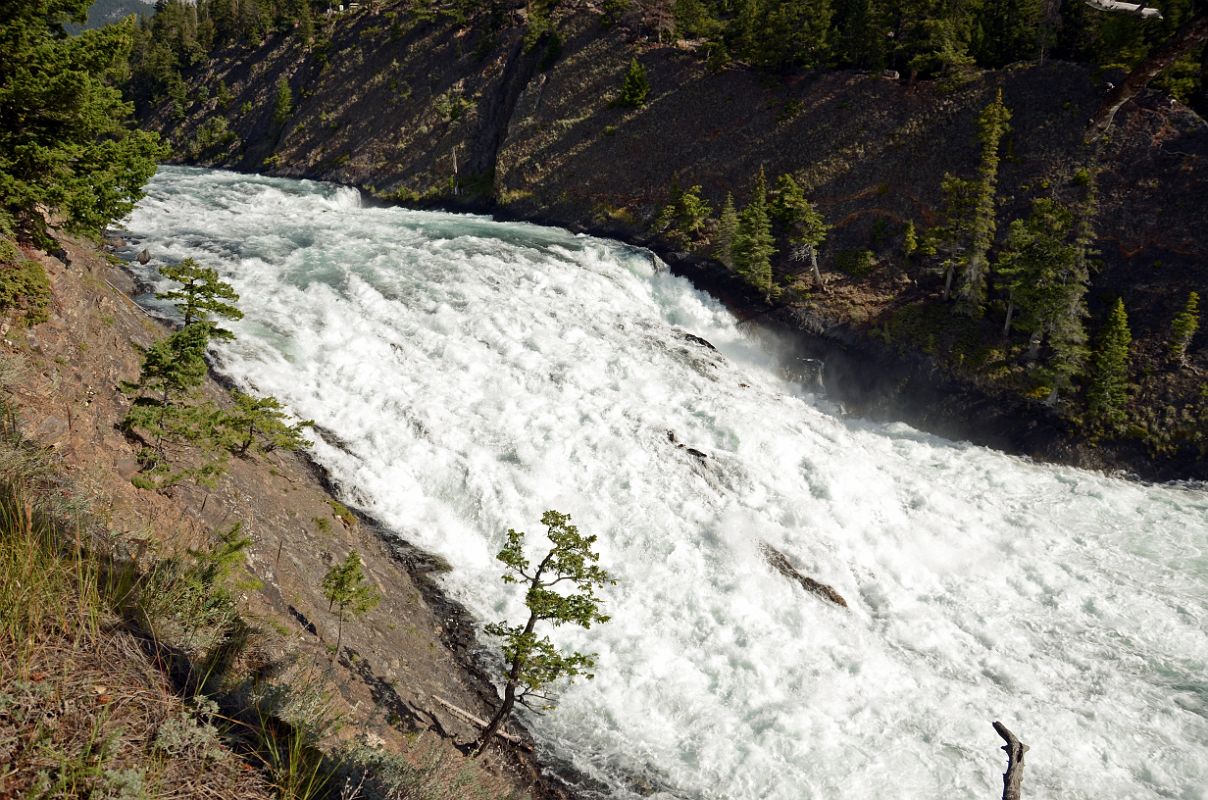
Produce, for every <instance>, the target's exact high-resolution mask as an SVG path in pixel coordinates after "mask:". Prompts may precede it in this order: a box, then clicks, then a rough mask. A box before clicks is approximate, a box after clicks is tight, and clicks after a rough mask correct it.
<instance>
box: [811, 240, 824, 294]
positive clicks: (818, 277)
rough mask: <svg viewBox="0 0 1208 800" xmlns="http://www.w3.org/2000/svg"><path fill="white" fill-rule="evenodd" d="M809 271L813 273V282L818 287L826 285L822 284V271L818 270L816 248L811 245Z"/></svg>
mask: <svg viewBox="0 0 1208 800" xmlns="http://www.w3.org/2000/svg"><path fill="white" fill-rule="evenodd" d="M810 271H811V272H813V273H814V282H815V283H817V284H818V286H819V287H820V288H823V289H825V288H826V287H825V286H823V284H822V273H821V272H819V271H818V248H816V247H813V246H811V247H810Z"/></svg>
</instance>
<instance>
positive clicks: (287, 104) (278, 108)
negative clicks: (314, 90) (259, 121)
mask: <svg viewBox="0 0 1208 800" xmlns="http://www.w3.org/2000/svg"><path fill="white" fill-rule="evenodd" d="M293 113H294V93H293V92H292V91H291V90H290V88H289V80H288V79H286V77H285V76H284V75H282V76H281V77H280V78H278V79H277V96H276V100H275V101H274V102H273V122H275V123H277V124H278V125H284V124H285V123H286V121H287V120H288V119H289V118H290V115H291V114H293Z"/></svg>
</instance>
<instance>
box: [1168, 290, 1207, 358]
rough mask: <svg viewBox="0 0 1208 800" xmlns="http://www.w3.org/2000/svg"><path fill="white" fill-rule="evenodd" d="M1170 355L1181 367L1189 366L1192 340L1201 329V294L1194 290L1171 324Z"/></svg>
mask: <svg viewBox="0 0 1208 800" xmlns="http://www.w3.org/2000/svg"><path fill="white" fill-rule="evenodd" d="M1170 329H1171V336H1170V357H1171V358H1172V359H1174V361H1175V363H1177V364H1178V365H1179V366H1180V367H1185V366H1187V352H1188V351H1189V350H1190V349H1191V340H1192V339H1194V338H1195V334H1196V331H1198V330H1199V329H1200V295H1199V292H1192V293H1191V294H1189V295H1188V296H1187V305H1185V306H1183V310H1182V311H1180V312H1179V313H1178V314H1176V315H1175V317H1174V320H1173V321H1172V322H1171V324H1170Z"/></svg>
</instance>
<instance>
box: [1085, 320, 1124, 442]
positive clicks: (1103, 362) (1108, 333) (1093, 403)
mask: <svg viewBox="0 0 1208 800" xmlns="http://www.w3.org/2000/svg"><path fill="white" fill-rule="evenodd" d="M1131 346H1132V332H1131V331H1130V330H1129V329H1128V314H1127V313H1125V311H1124V301H1123V300H1116V304H1115V306H1113V307H1112V310H1111V313H1110V315H1109V316H1108V319H1107V324H1106V325H1105V326H1104V328H1103V331H1102V333H1101V334H1100V335H1099V342H1098V346H1097V347H1096V349H1095V355H1094V357H1093V359H1092V360H1091V369H1090V385H1089V386H1088V387H1087V390H1086V405H1087V412H1088V415H1089V418H1090V421H1091V423H1092V424H1093V425H1095V426H1097V427H1100V428H1104V429H1107V430H1114V429H1117V428H1119V427H1120V426H1121V425H1123V424H1124V421H1125V420H1126V419H1127V413H1126V406H1127V404H1128V364H1129V348H1130V347H1131Z"/></svg>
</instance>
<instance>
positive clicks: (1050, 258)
mask: <svg viewBox="0 0 1208 800" xmlns="http://www.w3.org/2000/svg"><path fill="white" fill-rule="evenodd" d="M1073 228H1074V217H1073V214H1072V212H1071V211H1070V210H1069V209H1068V208H1066V207H1065V206H1063V205H1061V204H1060V203H1057V202H1056V201H1054V200H1051V199H1049V198H1039V199H1036V200H1033V201H1032V213H1031V214H1030V215H1029V216H1028V218H1027V219H1026V220H1018V219H1017V220H1015V221H1014V222H1012V223H1011V226H1010V228H1009V231H1008V233H1007V238H1006V241H1005V242H1004V243H1003V248H1002V251H1001V252H1000V253H999V257H998V261H997V263H996V265H995V269H996V271H997V272H998V275H999V278H1000V281H1001V284H1002V287H1003V288H1004V289H1006V290H1007V296H1008V305H1007V315H1006V321H1005V323H1004V325H1003V335H1004V336H1006V335H1008V334H1009V333H1010V330H1011V324H1012V317H1013V311H1014V310H1015V309H1016V308H1018V310H1019V312H1020V322H1021V324H1023V325H1024V326H1025V328H1026V329H1027V330H1028V331H1029V332H1030V334H1031V338H1030V340H1029V345H1030V347H1029V352H1028V358H1029V360H1032V361H1035V360H1036V358H1038V357H1039V354H1040V346H1041V344H1042V343H1043V342H1044V341H1045V340H1047V341H1048V344H1049V347H1050V349H1051V350H1052V353H1053V355H1052V358H1051V359H1050V361H1049V368H1048V370H1047V373H1048V375H1049V377H1050V379H1051V381H1052V393H1051V394H1050V399H1051V400H1052V401H1056V399H1057V394H1058V393H1059V392H1062V391H1066V390H1068V389H1069V388H1070V386H1071V384H1072V381H1073V379H1074V377H1075V376H1077V375H1078V374H1079V373H1080V372H1081V371H1082V367H1083V365H1084V364H1085V361H1086V355H1087V352H1086V329H1085V328H1084V327H1083V324H1082V319H1083V317H1085V316H1086V310H1085V305H1084V303H1083V296H1084V295H1085V294H1086V280H1085V276H1084V275H1083V274H1081V273H1080V272H1079V270H1078V268H1077V264H1078V247H1077V245H1076V244H1074V243H1072V242H1070V241H1069V237H1070V233H1071V231H1072V230H1073Z"/></svg>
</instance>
